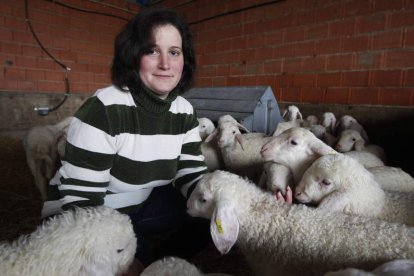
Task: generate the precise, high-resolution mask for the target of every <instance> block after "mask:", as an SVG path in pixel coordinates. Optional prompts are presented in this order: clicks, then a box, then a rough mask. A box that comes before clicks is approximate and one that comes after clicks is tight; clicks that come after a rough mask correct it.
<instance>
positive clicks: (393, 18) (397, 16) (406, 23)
mask: <svg viewBox="0 0 414 276" xmlns="http://www.w3.org/2000/svg"><path fill="white" fill-rule="evenodd" d="M389 18H390V19H389V22H390V23H389V27H390V28H391V29H395V28H401V27H411V26H413V25H414V11H413V10H411V11H400V12H393V13H391V14H390V15H389Z"/></svg>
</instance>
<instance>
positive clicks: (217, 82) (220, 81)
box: [213, 77, 226, 86]
mask: <svg viewBox="0 0 414 276" xmlns="http://www.w3.org/2000/svg"><path fill="white" fill-rule="evenodd" d="M213 86H226V77H214V78H213Z"/></svg>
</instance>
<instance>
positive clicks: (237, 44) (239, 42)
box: [225, 37, 247, 51]
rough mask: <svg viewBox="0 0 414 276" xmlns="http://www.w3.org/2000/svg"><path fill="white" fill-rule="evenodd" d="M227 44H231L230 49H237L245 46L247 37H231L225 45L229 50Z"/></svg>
mask: <svg viewBox="0 0 414 276" xmlns="http://www.w3.org/2000/svg"><path fill="white" fill-rule="evenodd" d="M229 45H231V50H233V51H234V50H239V49H246V48H247V38H246V37H234V38H231V42H230V43H227V45H226V46H225V47H226V48H227V50H229ZM226 48H225V49H226Z"/></svg>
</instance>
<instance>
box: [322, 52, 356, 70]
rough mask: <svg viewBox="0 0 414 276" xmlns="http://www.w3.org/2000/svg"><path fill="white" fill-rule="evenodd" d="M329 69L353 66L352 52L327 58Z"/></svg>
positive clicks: (346, 68) (342, 68)
mask: <svg viewBox="0 0 414 276" xmlns="http://www.w3.org/2000/svg"><path fill="white" fill-rule="evenodd" d="M326 68H327V71H338V70H349V69H351V68H352V54H344V55H330V56H328V57H327V60H326Z"/></svg>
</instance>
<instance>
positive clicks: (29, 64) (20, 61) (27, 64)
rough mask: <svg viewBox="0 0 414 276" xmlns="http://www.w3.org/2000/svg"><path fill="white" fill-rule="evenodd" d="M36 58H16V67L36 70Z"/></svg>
mask: <svg viewBox="0 0 414 276" xmlns="http://www.w3.org/2000/svg"><path fill="white" fill-rule="evenodd" d="M37 65H38V63H37V58H34V57H24V56H16V66H18V67H23V68H37Z"/></svg>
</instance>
